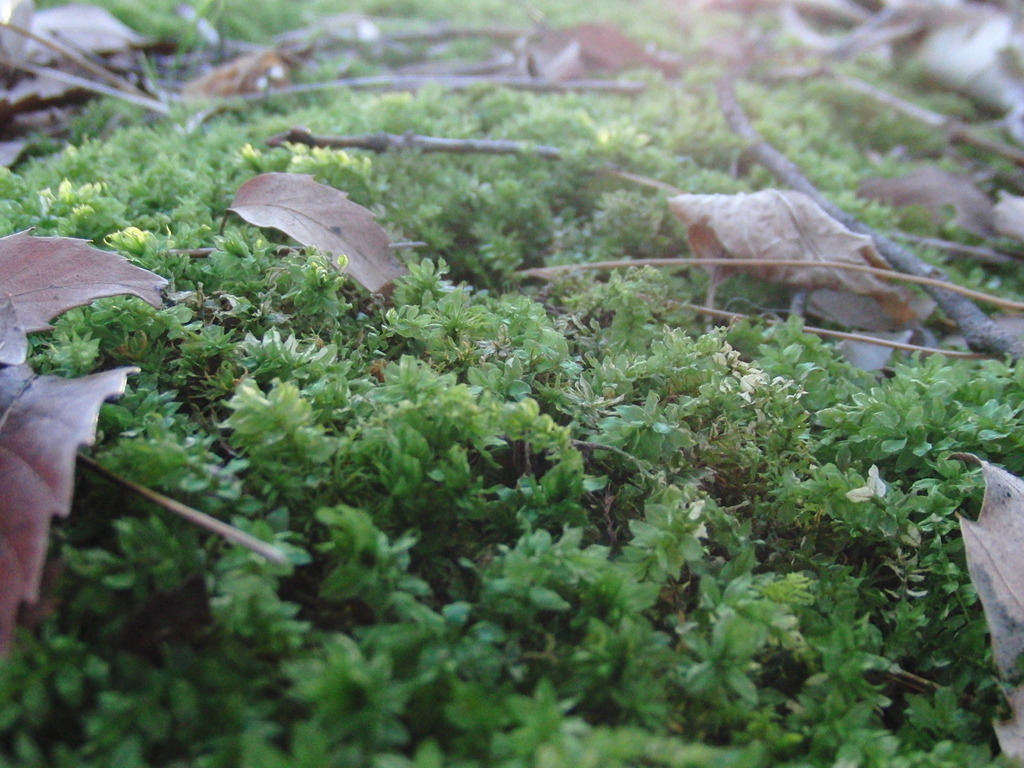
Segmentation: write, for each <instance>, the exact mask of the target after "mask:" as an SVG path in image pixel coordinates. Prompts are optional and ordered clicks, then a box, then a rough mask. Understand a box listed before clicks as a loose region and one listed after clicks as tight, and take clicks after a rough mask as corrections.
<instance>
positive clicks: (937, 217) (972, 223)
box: [857, 166, 996, 237]
mask: <svg viewBox="0 0 1024 768" xmlns="http://www.w3.org/2000/svg"><path fill="white" fill-rule="evenodd" d="M857 194H858V195H859V196H860V197H866V198H870V199H872V200H881V201H883V202H886V203H889V204H890V205H893V206H896V207H897V208H900V207H903V206H906V205H921V206H924V207H925V208H927V209H928V210H929V211H931V213H932V218H933V219H934V221H935V223H936V224H941V223H942V222H943V221H944V220H945V218H946V213H945V212H944V210H943V209H944V208H945V207H946V206H949V207H950V208H952V209H953V210H954V211H956V218H955V219H954V221H955V222H956V223H957V224H958V225H960V226H961V227H963V228H964V229H966V230H967V231H968V232H973V233H974V234H976V235H980V236H982V237H992V236H993V235H995V233H996V227H995V215H994V212H993V205H992V201H991V200H989V199H988V196H987V195H986V194H985V193H984V192H982V191H981V190H980V189H978V188H977V187H976V186H975V184H974V181H972V180H971V177H970V176H968V175H967V174H962V173H950V172H949V171H943V170H941V169H939V168H933V167H927V166H926V167H924V168H918V169H917V170H915V171H913V172H912V173H908V174H906V175H905V176H897V177H895V178H882V177H878V176H875V177H872V178H868V179H864V180H863V181H861V183H860V185H859V187H858V188H857Z"/></svg>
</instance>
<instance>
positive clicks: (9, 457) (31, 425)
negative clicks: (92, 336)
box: [0, 365, 136, 656]
mask: <svg viewBox="0 0 1024 768" xmlns="http://www.w3.org/2000/svg"><path fill="white" fill-rule="evenodd" d="M135 370H136V369H134V368H118V369H115V370H112V371H104V372H103V373H95V374H93V375H91V376H85V377H83V378H80V379H62V378H60V377H57V376H36V375H35V374H33V373H32V371H31V369H30V368H29V367H28V366H25V365H12V366H7V367H4V368H0V489H2V493H0V656H2V655H4V654H6V653H7V652H8V651H9V650H10V643H11V638H12V635H13V632H14V625H15V619H16V616H17V612H18V606H19V605H20V604H21V603H22V602H25V603H33V602H35V601H36V599H37V598H38V596H39V582H40V578H41V573H42V565H43V559H44V557H45V555H46V544H47V538H48V532H49V527H50V518H52V517H53V516H55V515H59V516H61V517H64V516H66V515H67V514H68V512H69V511H70V508H71V495H72V489H73V484H74V468H75V454H76V453H77V452H78V447H79V446H81V445H85V444H89V443H91V442H92V440H93V437H94V432H95V429H96V418H97V415H98V413H99V408H100V405H101V404H102V403H103V401H104V400H106V399H108V398H110V397H115V396H117V395H120V394H121V393H122V392H123V391H124V386H125V379H126V378H127V376H128V374H129V373H132V372H134V371H135Z"/></svg>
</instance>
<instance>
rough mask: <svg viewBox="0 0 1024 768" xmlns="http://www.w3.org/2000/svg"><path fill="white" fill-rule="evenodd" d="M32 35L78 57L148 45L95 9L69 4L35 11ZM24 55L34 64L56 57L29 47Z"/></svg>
mask: <svg viewBox="0 0 1024 768" xmlns="http://www.w3.org/2000/svg"><path fill="white" fill-rule="evenodd" d="M32 31H33V32H34V33H35V34H37V35H39V36H40V37H45V38H49V39H51V40H54V41H56V42H57V43H59V44H60V45H65V46H67V47H69V48H73V49H75V50H76V51H78V52H79V53H86V54H89V53H100V54H104V53H116V52H118V51H125V50H128V49H130V48H139V47H142V46H145V45H147V44H148V42H149V41H148V40H147V39H146V38H145V37H143V36H142V35H140V34H139V33H138V32H136V31H135V30H134V29H132V28H131V27H129V26H127V25H126V24H123V23H122V22H120V21H118V20H117V19H116V18H114V16H113V15H111V13H110V12H109V11H107V10H106V9H104V8H100V7H99V6H96V5H87V4H85V3H69V4H67V5H61V6H57V7H56V8H46V9H45V10H41V11H36V13H35V15H34V16H33V17H32ZM31 48H32V50H31V52H28V51H27V52H26V55H27V56H29V57H30V58H32V59H34V60H36V61H43V62H48V61H53V60H54V58H55V56H56V54H55V53H54V52H53V51H51V50H50V49H49V48H44V47H43V46H41V45H38V44H32V46H31Z"/></svg>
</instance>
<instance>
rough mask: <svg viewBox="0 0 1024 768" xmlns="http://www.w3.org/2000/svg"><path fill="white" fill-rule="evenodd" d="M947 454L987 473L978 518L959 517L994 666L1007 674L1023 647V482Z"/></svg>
mask: <svg viewBox="0 0 1024 768" xmlns="http://www.w3.org/2000/svg"><path fill="white" fill-rule="evenodd" d="M950 458H953V459H959V460H960V461H967V462H971V463H973V464H979V465H980V466H981V472H982V476H983V477H984V478H985V497H984V499H983V500H982V503H981V513H980V514H979V515H978V520H977V522H974V521H971V520H967V519H966V518H963V517H961V518H960V531H961V533H962V534H963V537H964V546H965V548H966V550H967V569H968V571H969V573H970V574H971V581H972V582H973V583H974V588H975V589H976V590H977V592H978V596H979V597H980V598H981V605H982V607H983V608H984V609H985V619H986V621H987V622H988V628H989V633H990V635H991V639H992V652H993V655H994V657H995V661H996V666H997V667H998V668H999V671H1000V673H1001V674H1002V676H1003V677H1004V678H1006V677H1009V676H1011V675H1013V674H1014V673H1015V671H1016V669H1017V661H1018V659H1019V657H1020V655H1021V652H1024V481H1022V480H1021V479H1020V478H1018V477H1016V476H1015V475H1011V474H1010V473H1009V472H1007V471H1006V470H1005V469H1001V468H999V467H997V466H995V465H993V464H989V463H988V462H987V461H982V460H981V459H979V458H978V457H977V456H975V455H973V454H970V453H957V454H953V455H952V456H951V457H950Z"/></svg>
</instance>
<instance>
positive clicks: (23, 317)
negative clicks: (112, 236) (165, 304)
mask: <svg viewBox="0 0 1024 768" xmlns="http://www.w3.org/2000/svg"><path fill="white" fill-rule="evenodd" d="M165 285H167V281H166V280H164V279H163V278H162V277H160V276H159V275H156V274H153V273H152V272H150V271H148V270H145V269H142V268H140V267H136V266H134V265H133V264H131V263H129V262H128V261H127V259H125V258H124V257H123V256H119V255H117V254H116V253H110V252H109V251H101V250H99V249H97V248H93V247H92V246H90V245H89V244H88V243H87V241H85V240H79V239H77V238H72V237H32V236H31V235H29V234H28V233H26V232H17V233H15V234H13V235H8V236H7V237H3V238H0V363H3V364H7V365H15V364H18V363H21V362H23V361H24V360H25V351H26V349H27V341H26V339H25V334H26V333H31V332H33V331H42V330H46V329H48V328H49V327H50V325H49V321H50V320H51V319H53V318H54V317H56V316H57V315H59V314H60V313H62V312H64V311H66V310H68V309H71V308H72V307H78V306H81V305H82V304H88V303H89V302H91V301H94V300H95V299H99V298H102V297H104V296H116V295H119V294H131V295H133V296H138V297H139V298H140V299H142V300H143V301H146V302H149V303H150V304H152V305H153V306H156V307H158V306H160V303H161V298H160V291H161V290H162V289H163V287H164V286H165Z"/></svg>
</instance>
